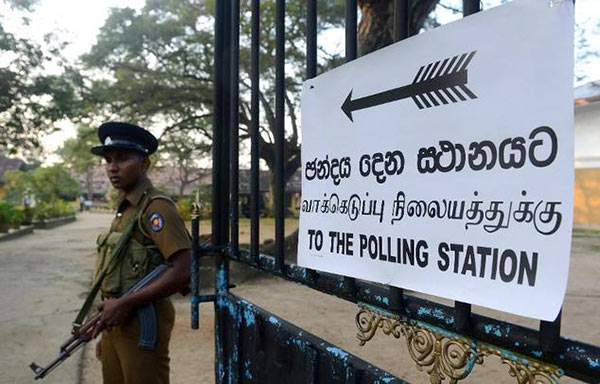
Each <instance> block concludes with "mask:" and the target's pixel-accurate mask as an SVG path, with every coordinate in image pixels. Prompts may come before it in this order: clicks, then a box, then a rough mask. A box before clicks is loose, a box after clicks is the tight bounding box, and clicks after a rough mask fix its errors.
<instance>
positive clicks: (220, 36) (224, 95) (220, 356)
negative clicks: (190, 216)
mask: <svg viewBox="0 0 600 384" xmlns="http://www.w3.org/2000/svg"><path fill="white" fill-rule="evenodd" d="M230 5H231V3H230V2H229V1H217V2H216V4H215V52H214V57H215V62H214V96H213V97H214V99H213V115H214V117H213V174H212V176H213V179H212V198H213V201H212V241H213V246H214V247H217V248H218V247H225V246H227V244H228V234H227V232H228V229H229V228H228V213H229V154H228V153H227V151H228V149H229V130H228V127H229V125H228V123H229V121H228V116H229V114H228V112H229V101H230V75H231V73H230V69H231V60H230V56H231V49H230V48H231V46H230V44H231V29H230V28H231V25H230V18H231V8H230ZM227 256H228V252H223V251H222V252H219V253H217V255H216V257H215V269H216V274H215V276H216V277H215V280H216V281H215V285H216V296H217V297H216V300H215V382H216V383H218V384H223V383H225V378H226V372H225V369H226V366H224V365H223V362H224V361H227V359H226V358H227V355H228V352H227V351H225V350H224V348H223V345H224V344H225V337H226V324H225V316H224V315H225V314H224V311H225V310H224V309H223V308H222V307H220V306H219V300H220V298H222V297H223V295H225V294H227V292H228V290H229V258H228V257H227Z"/></svg>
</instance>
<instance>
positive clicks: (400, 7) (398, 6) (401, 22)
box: [394, 0, 408, 41]
mask: <svg viewBox="0 0 600 384" xmlns="http://www.w3.org/2000/svg"><path fill="white" fill-rule="evenodd" d="M407 37H408V0H395V1H394V41H400V40H404V39H406V38H407Z"/></svg>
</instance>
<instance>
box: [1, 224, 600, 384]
mask: <svg viewBox="0 0 600 384" xmlns="http://www.w3.org/2000/svg"><path fill="white" fill-rule="evenodd" d="M110 219H111V216H110V215H106V214H89V213H86V214H82V215H80V216H79V217H78V221H77V222H76V223H73V224H68V225H66V226H63V227H59V228H56V229H53V230H49V231H36V234H35V235H30V236H27V237H24V238H21V239H17V240H11V241H7V242H5V243H1V244H0V289H1V290H2V292H3V293H4V295H2V297H1V298H0V305H1V306H2V308H3V310H2V311H1V312H0V325H1V327H0V340H2V341H3V343H2V348H0V383H28V382H33V375H32V374H31V372H30V371H29V368H28V367H27V366H28V365H29V363H30V362H31V360H35V361H36V362H38V363H47V362H48V361H49V360H50V359H51V358H53V357H54V355H55V353H56V352H57V351H58V345H59V344H60V342H61V341H62V340H63V339H64V338H65V337H66V336H67V335H68V330H69V324H70V323H71V321H72V319H73V317H74V316H75V314H76V311H77V309H78V308H79V305H80V304H81V301H82V299H83V297H84V296H85V292H86V290H87V289H88V287H89V283H90V277H91V272H92V264H93V252H94V241H95V238H96V236H97V234H98V233H99V231H100V230H101V229H103V228H105V227H106V226H107V225H108V223H109V222H110ZM599 250H600V236H599V235H598V234H597V233H579V234H577V235H576V236H575V237H574V240H573V253H572V261H571V269H570V278H569V287H568V291H567V297H566V299H565V304H564V310H563V325H562V329H563V331H562V334H563V335H566V336H568V337H572V338H575V339H579V340H582V341H585V342H588V343H592V344H596V345H598V344H600V328H598V327H597V326H596V323H597V321H598V320H599V319H600V306H599V305H598V303H599V298H600V280H599V279H598V278H597V275H598V272H599V267H598V265H599V264H598V261H597V257H598V251H599ZM238 270H239V268H238ZM233 276H234V277H233V281H232V282H233V283H235V284H237V285H238V288H235V289H234V290H233V291H234V292H235V293H236V294H238V295H240V296H243V297H245V298H247V299H249V300H250V301H253V302H254V303H256V304H258V305H260V306H263V307H264V308H266V309H267V310H269V311H271V312H273V313H275V314H277V315H278V316H280V317H282V318H284V319H286V320H288V321H291V322H293V323H295V324H297V325H298V326H300V327H303V328H306V329H307V330H308V331H309V332H312V333H314V334H316V335H318V336H320V337H322V338H324V339H325V340H327V341H329V342H332V343H334V344H337V345H339V346H341V347H342V348H345V349H347V350H348V351H349V352H351V353H354V354H356V355H358V356H359V357H362V358H364V359H365V360H367V361H370V362H374V363H376V365H378V366H379V367H381V368H383V369H386V370H388V371H390V372H391V373H393V374H395V375H399V376H401V377H404V378H405V379H407V380H408V381H410V382H413V383H428V382H429V379H428V377H427V376H426V375H425V374H424V373H422V372H419V371H418V370H417V369H416V368H415V365H414V363H413V362H412V361H411V360H410V358H408V356H407V353H406V348H405V345H404V342H403V341H399V340H395V339H393V338H392V337H389V336H384V335H382V334H378V335H377V336H375V338H374V339H373V340H372V341H370V342H369V343H367V345H366V346H364V347H359V346H358V341H357V339H356V327H355V324H354V316H355V314H356V312H357V307H356V306H355V305H354V304H352V303H348V302H345V301H343V300H339V299H336V298H335V297H331V296H328V295H324V294H321V293H319V292H316V291H314V290H311V289H309V288H306V287H302V286H299V285H297V284H293V283H289V282H285V281H283V280H281V279H277V278H274V277H271V276H266V275H262V274H257V273H252V274H248V273H234V274H233ZM202 278H204V279H210V280H212V279H213V276H211V273H210V272H209V271H205V272H204V274H203V276H202ZM440 301H441V300H440ZM174 303H175V307H176V310H177V320H176V324H175V329H174V332H173V337H172V341H171V360H172V363H171V382H172V383H175V384H178V383H192V382H194V383H211V382H214V373H213V370H214V368H213V367H214V340H213V338H214V333H213V321H214V315H213V308H212V306H211V305H210V304H203V305H202V306H201V329H200V330H198V331H192V330H191V329H190V327H189V313H190V312H189V303H188V299H187V298H183V297H179V296H177V297H174ZM308 303H310V305H307V304H308ZM473 310H474V311H475V312H479V313H483V314H486V315H489V316H494V317H496V318H500V319H503V320H509V321H512V322H515V323H518V324H523V325H526V326H529V327H536V326H537V321H534V320H530V319H525V318H520V317H516V316H512V315H507V314H504V313H499V312H495V311H491V310H487V309H483V308H478V307H475V308H474V309H473ZM93 344H94V343H91V344H90V346H88V347H87V348H86V350H85V351H84V353H79V354H78V355H77V356H74V357H73V358H71V359H70V360H69V361H67V362H66V363H65V364H63V366H61V367H60V368H59V369H58V370H56V371H55V372H54V373H53V374H52V375H50V376H49V377H48V378H46V379H45V383H86V384H93V383H100V382H101V378H100V367H99V363H98V362H97V361H96V359H95V358H94V356H93V352H94V348H93V347H94V345H93ZM507 372H508V371H507V367H506V366H503V365H502V364H501V363H500V362H498V360H496V359H493V358H488V359H487V360H486V364H485V367H476V369H475V370H474V372H473V374H472V375H471V376H470V377H469V378H468V379H467V380H465V381H464V382H466V383H469V382H470V383H514V382H515V380H514V379H512V378H511V377H509V376H508V373H507ZM572 382H575V381H574V380H571V379H568V378H563V379H561V383H572Z"/></svg>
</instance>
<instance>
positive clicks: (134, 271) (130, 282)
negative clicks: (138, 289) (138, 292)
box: [121, 239, 149, 294]
mask: <svg viewBox="0 0 600 384" xmlns="http://www.w3.org/2000/svg"><path fill="white" fill-rule="evenodd" d="M127 254H128V255H127V257H126V258H125V260H123V269H122V270H121V277H122V281H123V286H122V292H121V293H122V294H123V293H125V292H127V291H128V290H129V289H130V288H131V287H133V286H134V285H135V283H137V282H138V281H139V280H140V279H141V278H142V277H143V276H144V275H146V270H147V269H148V261H149V258H148V252H147V250H146V248H145V247H144V246H143V245H141V244H140V243H138V242H137V241H135V240H134V239H131V240H130V241H129V249H128V252H127Z"/></svg>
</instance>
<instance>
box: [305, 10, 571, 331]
mask: <svg viewBox="0 0 600 384" xmlns="http://www.w3.org/2000/svg"><path fill="white" fill-rule="evenodd" d="M302 133H303V143H302V167H303V168H302V172H303V179H302V204H301V215H300V239H299V246H298V262H299V264H300V265H301V266H304V267H309V268H313V269H317V270H321V271H326V272H332V273H337V274H342V275H346V276H352V277H356V278H361V279H366V280H371V281H376V282H379V283H384V284H390V285H393V286H397V287H402V288H407V289H411V290H415V291H419V292H424V293H427V294H432V295H436V296H441V297H445V298H449V299H453V300H460V301H463V302H468V303H472V304H476V305H481V306H485V307H489V308H494V309H498V310H502V311H506V312H511V313H514V314H518V315H522V316H527V317H533V318H538V319H543V320H554V319H555V317H556V315H557V314H558V312H559V310H560V308H561V305H562V302H563V298H564V294H565V289H566V285H567V275H568V270H569V255H570V246H571V229H572V212H573V173H574V172H573V4H572V2H571V1H561V2H557V1H554V2H550V1H548V0H520V1H519V0H516V1H513V2H512V3H509V4H506V5H503V6H501V7H497V8H493V9H491V10H489V11H485V12H481V13H478V14H475V15H472V16H469V17H467V18H464V19H462V20H460V21H457V22H455V23H452V24H448V25H445V26H443V27H440V28H436V29H434V30H432V31H428V32H425V33H423V34H420V35H418V36H415V37H412V38H410V39H407V40H404V41H401V42H399V43H396V44H394V45H392V46H389V47H386V48H385V49H382V50H379V51H377V52H375V53H373V54H370V55H367V56H364V57H362V58H360V59H358V60H355V61H353V62H351V63H348V64H346V65H343V66H341V67H339V68H336V69H334V70H332V71H329V72H327V73H324V74H323V75H321V76H318V77H317V78H315V79H312V80H309V81H307V82H306V83H305V84H304V89H303V93H302Z"/></svg>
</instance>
